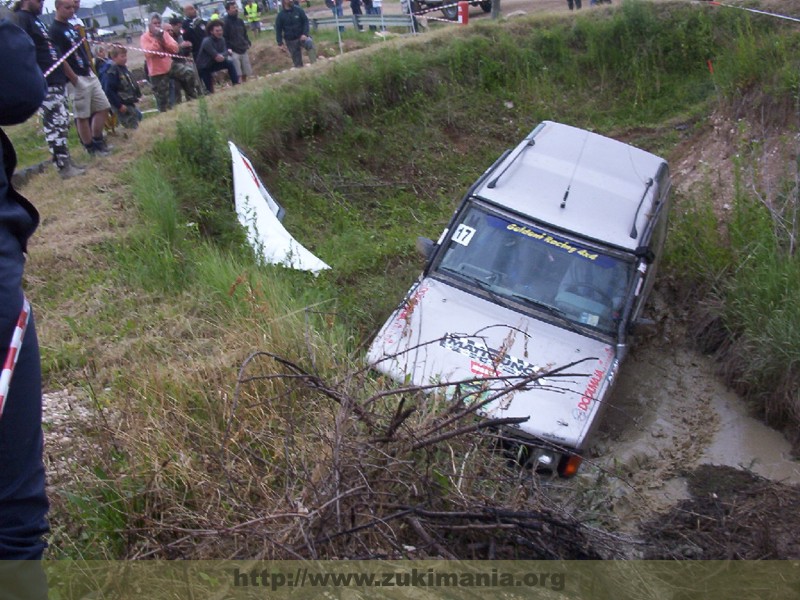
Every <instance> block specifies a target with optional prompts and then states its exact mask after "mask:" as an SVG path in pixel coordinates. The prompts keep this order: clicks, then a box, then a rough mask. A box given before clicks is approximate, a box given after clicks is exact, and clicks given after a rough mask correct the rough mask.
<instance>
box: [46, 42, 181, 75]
mask: <svg viewBox="0 0 800 600" xmlns="http://www.w3.org/2000/svg"><path fill="white" fill-rule="evenodd" d="M85 41H87V40H86V38H81V39H80V40H78V41H77V42H76V43H75V45H74V46H73V47H72V48H70V49H69V51H68V52H67V53H66V54H65V55H64V56H62V57H60V58H59V59H58V60H57V61H56V62H55V63H53V65H51V66H50V68H49V69H47V70H46V71H45V72H44V76H45V77H47V76H48V75H50V74H51V73H52V72H53V71H55V70H56V69H57V68H58V67H60V66H61V64H62V63H63V62H64V61H65V60H67V59H68V58H69V57H70V56H72V54H73V53H74V52H75V51H76V50H77V49H78V48H80V47H81V44H83V42H85ZM88 42H89V43H90V44H94V45H95V46H109V47H116V48H125V49H126V50H133V51H135V52H142V53H144V54H155V55H156V56H169V57H170V58H179V59H183V60H186V61H191V60H192V57H191V56H182V55H180V54H171V53H170V52H161V51H159V50H144V49H142V48H137V47H136V46H126V45H124V44H117V43H115V42H98V41H95V40H88Z"/></svg>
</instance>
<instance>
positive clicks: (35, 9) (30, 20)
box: [14, 0, 85, 179]
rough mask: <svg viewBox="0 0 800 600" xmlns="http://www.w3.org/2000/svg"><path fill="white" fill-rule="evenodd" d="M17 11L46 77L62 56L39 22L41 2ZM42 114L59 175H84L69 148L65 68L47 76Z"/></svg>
mask: <svg viewBox="0 0 800 600" xmlns="http://www.w3.org/2000/svg"><path fill="white" fill-rule="evenodd" d="M14 8H15V14H14V17H15V20H16V22H17V25H19V27H20V28H21V29H22V30H23V31H25V32H26V33H27V34H28V35H29V36H30V38H31V39H32V40H33V44H34V46H35V48H36V62H37V64H38V65H39V68H40V69H41V70H42V73H44V72H46V71H47V70H48V69H49V68H50V67H51V66H53V65H54V64H55V63H56V62H57V61H58V59H59V53H58V50H57V48H56V46H55V44H54V43H53V41H52V40H51V38H50V34H49V33H48V31H47V27H46V26H45V25H44V23H42V21H41V20H39V15H40V14H42V0H22V2H20V3H19V4H18V5H16V6H15V7H14ZM39 112H40V114H41V116H42V128H43V129H44V139H45V140H46V141H47V145H48V146H49V147H50V153H51V154H52V156H53V162H54V163H55V165H56V168H57V169H58V173H59V174H60V175H61V177H62V178H64V179H67V178H69V177H75V176H76V175H83V173H85V169H84V168H83V167H79V166H78V165H76V164H75V163H73V162H72V159H71V158H70V155H69V147H68V146H67V134H68V133H69V126H70V122H71V119H70V116H69V105H68V100H67V76H66V73H65V72H64V67H63V66H60V67H58V68H57V69H56V70H55V71H53V72H52V73H51V74H50V75H48V76H47V97H46V98H45V100H44V102H43V103H42V107H41V109H40V111H39Z"/></svg>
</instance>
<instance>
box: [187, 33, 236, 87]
mask: <svg viewBox="0 0 800 600" xmlns="http://www.w3.org/2000/svg"><path fill="white" fill-rule="evenodd" d="M206 32H207V33H208V35H207V36H206V39H204V40H203V44H202V45H201V46H200V52H199V53H198V54H197V70H198V71H199V72H200V79H201V81H202V82H203V84H204V85H205V86H206V89H207V90H208V93H209V94H213V93H214V80H213V78H212V76H211V75H212V73H215V72H216V71H221V70H222V69H227V70H228V75H229V76H230V78H231V83H232V84H233V85H237V84H238V83H239V76H238V75H237V74H236V67H235V66H234V64H233V61H232V60H231V59H230V55H231V54H233V52H231V51H229V50H228V47H227V46H226V45H225V38H224V37H223V36H222V34H223V27H222V21H221V20H219V19H215V20H213V21H209V22H208V25H207V26H206Z"/></svg>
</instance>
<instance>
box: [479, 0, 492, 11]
mask: <svg viewBox="0 0 800 600" xmlns="http://www.w3.org/2000/svg"><path fill="white" fill-rule="evenodd" d="M480 5H481V10H483V12H485V13H488V12H492V0H485V1H484V2H481V3H480Z"/></svg>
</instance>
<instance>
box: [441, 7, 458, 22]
mask: <svg viewBox="0 0 800 600" xmlns="http://www.w3.org/2000/svg"><path fill="white" fill-rule="evenodd" d="M442 14H443V15H444V18H445V19H447V20H448V21H457V20H458V6H457V5H456V4H450V6H445V7H444V8H443V9H442Z"/></svg>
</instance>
